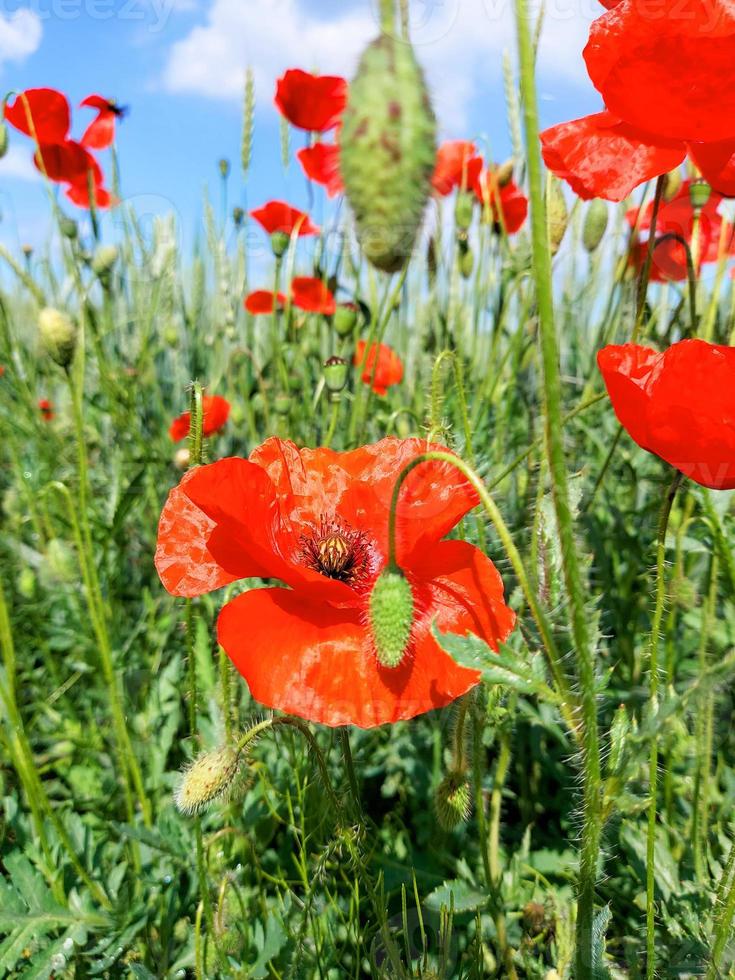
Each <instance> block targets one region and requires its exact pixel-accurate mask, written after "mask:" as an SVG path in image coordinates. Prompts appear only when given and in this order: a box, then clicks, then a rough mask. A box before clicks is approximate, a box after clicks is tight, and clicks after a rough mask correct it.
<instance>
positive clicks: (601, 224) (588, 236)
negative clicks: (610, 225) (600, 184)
mask: <svg viewBox="0 0 735 980" xmlns="http://www.w3.org/2000/svg"><path fill="white" fill-rule="evenodd" d="M607 219H608V212H607V204H605V202H604V201H601V200H600V199H599V198H595V199H594V201H590V204H589V207H588V208H587V214H586V215H585V216H584V227H583V229H582V244H583V245H584V247H585V248H586V249H587V251H588V252H590V253H591V252H594V251H595V249H596V248H597V246H598V245H599V244H600V242H601V241H602V238H603V236H604V234H605V231H606V230H607Z"/></svg>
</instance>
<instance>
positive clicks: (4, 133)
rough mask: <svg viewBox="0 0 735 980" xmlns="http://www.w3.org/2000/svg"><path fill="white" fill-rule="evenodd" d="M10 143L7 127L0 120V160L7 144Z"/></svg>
mask: <svg viewBox="0 0 735 980" xmlns="http://www.w3.org/2000/svg"><path fill="white" fill-rule="evenodd" d="M9 144H10V139H9V137H8V127H7V124H6V123H4V122H0V160H2V158H3V157H4V156H5V154H6V153H7V152H8V146H9Z"/></svg>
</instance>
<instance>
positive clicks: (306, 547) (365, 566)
mask: <svg viewBox="0 0 735 980" xmlns="http://www.w3.org/2000/svg"><path fill="white" fill-rule="evenodd" d="M301 559H302V561H303V562H304V564H305V565H308V566H309V568H313V569H314V571H315V572H319V574H320V575H325V576H326V577H327V578H334V579H337V581H339V582H346V583H347V584H348V585H354V584H356V583H357V582H359V581H360V580H361V579H362V578H364V577H365V575H366V574H367V573H368V571H369V566H370V552H369V546H368V543H367V538H366V536H365V534H364V533H363V532H362V531H354V530H352V529H351V528H345V527H342V526H341V525H340V524H338V523H337V522H336V521H327V520H322V522H321V525H320V527H319V529H318V530H316V529H315V530H314V532H313V533H312V534H305V535H303V536H302V538H301Z"/></svg>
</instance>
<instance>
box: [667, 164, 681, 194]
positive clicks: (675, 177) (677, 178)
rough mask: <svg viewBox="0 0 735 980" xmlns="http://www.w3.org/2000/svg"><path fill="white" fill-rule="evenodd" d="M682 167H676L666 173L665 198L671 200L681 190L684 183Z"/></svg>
mask: <svg viewBox="0 0 735 980" xmlns="http://www.w3.org/2000/svg"><path fill="white" fill-rule="evenodd" d="M682 179H683V178H682V176H681V169H680V168H679V167H675V168H674V170H670V171H669V172H668V173H667V174H666V179H665V181H664V200H665V201H671V200H673V198H675V197H676V195H677V194H678V193H679V191H680V190H681V185H682Z"/></svg>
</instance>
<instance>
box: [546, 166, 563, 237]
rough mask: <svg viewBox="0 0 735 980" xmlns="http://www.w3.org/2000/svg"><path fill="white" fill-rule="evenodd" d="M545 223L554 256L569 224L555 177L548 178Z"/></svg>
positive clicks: (559, 183)
mask: <svg viewBox="0 0 735 980" xmlns="http://www.w3.org/2000/svg"><path fill="white" fill-rule="evenodd" d="M546 222H547V226H548V229H549V248H550V249H551V254H552V255H556V253H557V252H558V251H559V246H560V245H561V243H562V239H563V238H564V233H565V232H566V230H567V224H568V223H569V212H568V211H567V202H566V198H565V197H564V192H563V191H562V189H561V182H560V181H559V180H558V179H557V178H556V177H553V176H552V177H550V178H549V184H548V188H547V192H546Z"/></svg>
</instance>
